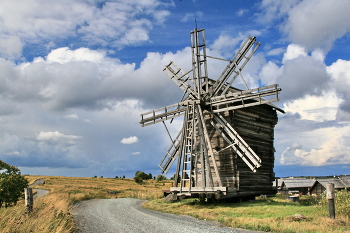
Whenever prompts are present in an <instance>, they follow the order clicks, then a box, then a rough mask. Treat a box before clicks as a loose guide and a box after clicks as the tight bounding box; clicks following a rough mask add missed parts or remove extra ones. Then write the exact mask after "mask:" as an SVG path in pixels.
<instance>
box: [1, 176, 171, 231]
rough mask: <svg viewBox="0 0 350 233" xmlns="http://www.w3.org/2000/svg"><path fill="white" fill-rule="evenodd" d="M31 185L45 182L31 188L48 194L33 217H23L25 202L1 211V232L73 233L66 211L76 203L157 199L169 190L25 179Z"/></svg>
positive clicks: (151, 184) (117, 182)
mask: <svg viewBox="0 0 350 233" xmlns="http://www.w3.org/2000/svg"><path fill="white" fill-rule="evenodd" d="M26 178H27V179H28V180H29V181H30V184H31V183H33V182H34V181H35V180H37V179H40V178H42V179H44V180H45V184H44V185H38V186H35V187H34V188H39V189H46V190H49V191H50V193H49V194H47V195H45V196H43V197H41V198H39V199H38V200H37V201H34V208H33V209H34V211H33V213H32V214H30V215H27V214H25V207H24V201H20V202H18V204H17V205H16V206H14V207H9V208H7V209H5V208H1V209H0V232H2V233H3V232H4V233H5V232H9V233H10V232H11V233H12V232H20V233H29V232H35V233H37V232H44V233H47V232H62V233H70V232H75V224H74V221H73V218H72V216H71V215H70V213H69V209H70V207H71V206H72V204H74V203H75V202H78V201H82V200H89V199H94V198H120V197H134V198H141V199H148V200H150V199H158V198H160V197H162V195H163V193H162V190H164V189H169V187H170V186H171V183H169V182H168V183H167V182H160V183H157V182H156V181H154V180H149V181H144V182H143V184H142V185H139V184H137V183H135V182H134V180H133V179H114V178H82V177H59V176H27V177H26Z"/></svg>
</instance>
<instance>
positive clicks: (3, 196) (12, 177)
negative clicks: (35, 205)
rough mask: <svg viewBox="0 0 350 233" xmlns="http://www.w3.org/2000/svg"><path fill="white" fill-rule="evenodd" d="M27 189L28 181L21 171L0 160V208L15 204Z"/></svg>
mask: <svg viewBox="0 0 350 233" xmlns="http://www.w3.org/2000/svg"><path fill="white" fill-rule="evenodd" d="M27 187H28V180H27V179H26V178H24V176H22V175H21V171H20V170H19V169H18V168H17V167H15V166H11V165H9V164H7V163H5V162H3V161H2V160H0V208H1V207H2V206H3V205H5V207H8V206H11V205H14V204H16V203H17V201H18V200H19V199H20V198H21V197H22V196H23V192H24V188H27Z"/></svg>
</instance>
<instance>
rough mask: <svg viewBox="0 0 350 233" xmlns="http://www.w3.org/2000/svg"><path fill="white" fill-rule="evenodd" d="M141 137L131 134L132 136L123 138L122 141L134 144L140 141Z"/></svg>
mask: <svg viewBox="0 0 350 233" xmlns="http://www.w3.org/2000/svg"><path fill="white" fill-rule="evenodd" d="M138 141H139V139H138V138H137V137H136V136H131V137H128V138H123V139H122V140H121V141H120V143H122V144H134V143H136V142H138Z"/></svg>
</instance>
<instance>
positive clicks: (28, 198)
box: [24, 188, 33, 213]
mask: <svg viewBox="0 0 350 233" xmlns="http://www.w3.org/2000/svg"><path fill="white" fill-rule="evenodd" d="M24 200H25V201H24V203H25V206H26V212H27V213H31V212H32V211H33V189H32V188H25V189H24Z"/></svg>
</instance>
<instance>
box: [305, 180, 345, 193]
mask: <svg viewBox="0 0 350 233" xmlns="http://www.w3.org/2000/svg"><path fill="white" fill-rule="evenodd" d="M328 183H333V184H334V189H335V190H342V189H350V176H340V177H336V178H329V179H318V180H317V181H316V182H315V183H314V184H313V186H312V187H311V188H310V195H320V194H322V193H323V192H324V191H325V190H327V184H328Z"/></svg>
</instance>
